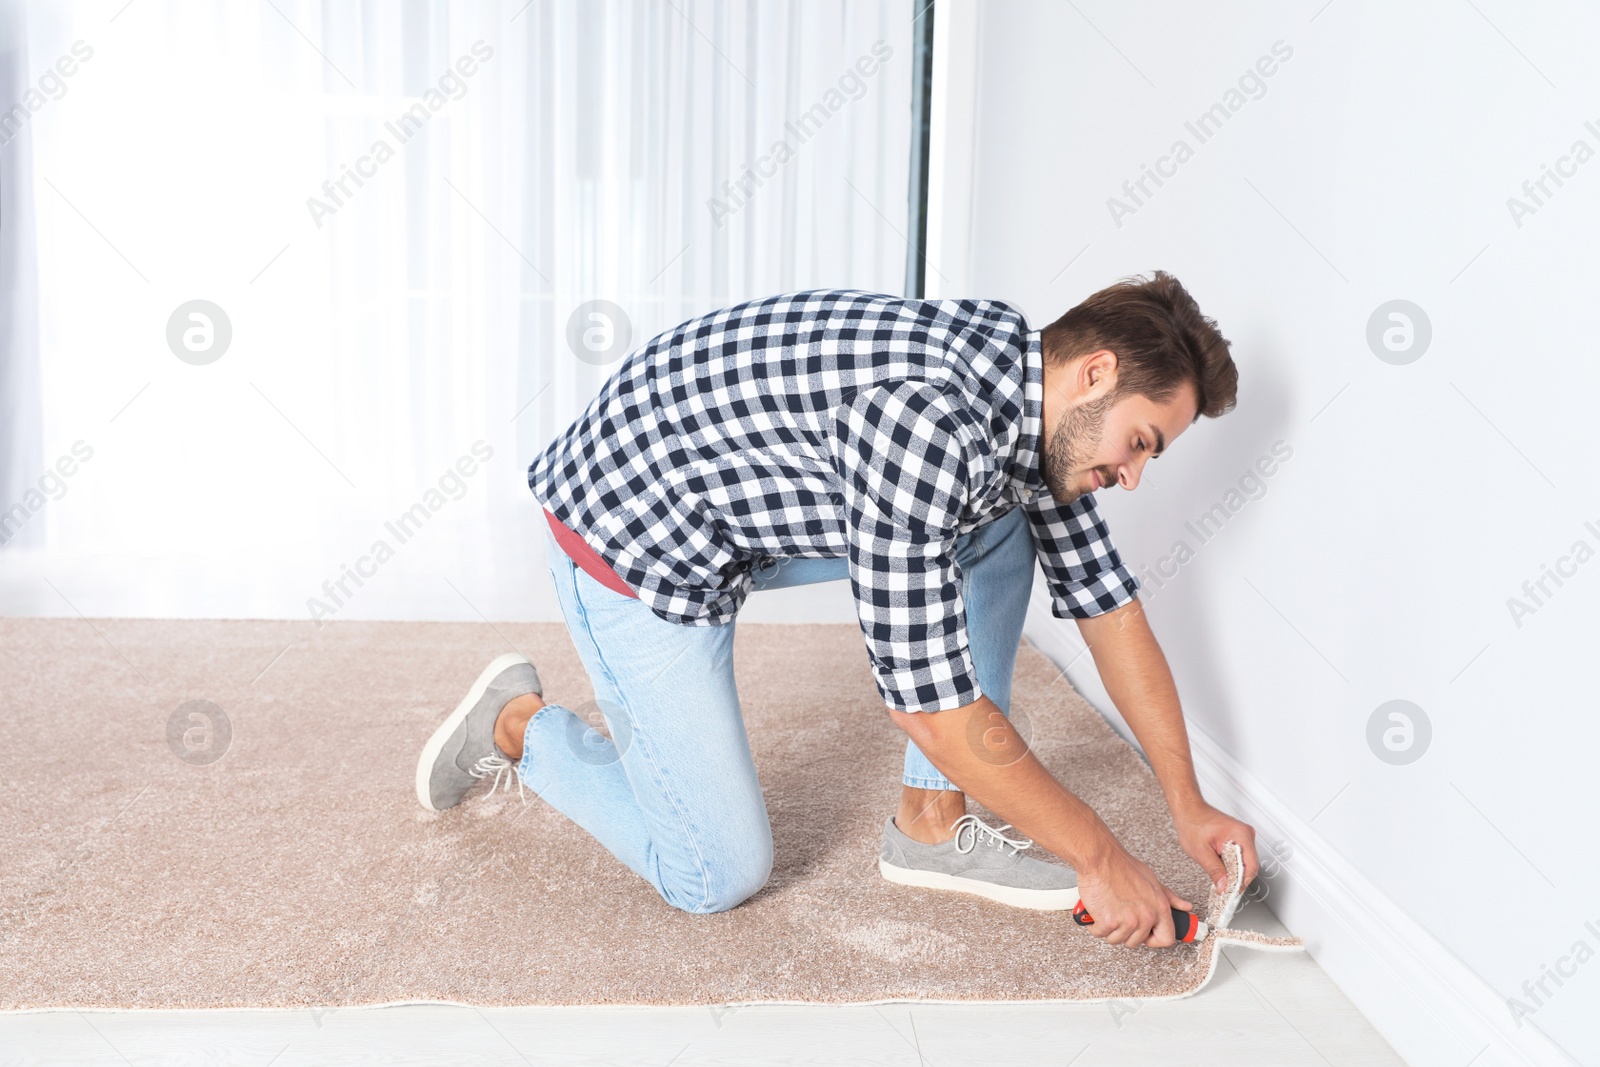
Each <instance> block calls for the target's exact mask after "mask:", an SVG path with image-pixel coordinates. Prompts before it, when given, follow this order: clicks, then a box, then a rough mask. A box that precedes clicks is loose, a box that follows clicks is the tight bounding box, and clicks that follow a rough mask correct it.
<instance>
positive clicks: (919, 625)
mask: <svg viewBox="0 0 1600 1067" xmlns="http://www.w3.org/2000/svg"><path fill="white" fill-rule="evenodd" d="M978 440H979V438H978V436H977V435H976V434H975V433H974V431H973V427H972V426H971V425H970V424H969V423H968V422H967V421H966V419H964V418H963V413H961V412H959V411H958V410H957V409H956V408H955V407H954V406H953V405H952V404H951V402H950V401H949V400H948V398H946V397H945V396H944V395H943V394H942V393H940V392H939V391H938V390H937V389H934V388H933V387H932V386H930V385H928V384H927V383H925V382H901V383H898V384H896V385H892V386H891V385H884V386H877V387H873V388H870V389H864V390H862V391H861V392H859V393H857V394H856V395H855V396H854V398H852V400H851V401H850V402H849V403H847V404H844V405H841V407H840V408H839V409H838V410H837V412H836V413H835V422H834V442H835V445H834V448H835V453H834V462H835V465H836V468H837V471H838V474H839V477H840V482H841V484H842V485H843V486H844V491H843V493H844V506H845V512H846V516H847V520H848V521H847V523H846V528H847V533H846V536H847V538H848V548H849V551H848V558H849V569H850V584H851V587H852V590H853V591H854V593H855V598H856V613H857V616H858V617H859V619H860V622H861V631H862V633H863V634H864V635H865V637H866V642H867V655H868V658H869V660H870V661H871V666H872V673H873V677H874V679H875V680H876V682H877V685H878V689H879V691H880V692H881V693H882V694H883V699H884V701H885V702H886V703H887V704H888V705H889V706H890V707H892V708H898V709H899V710H901V711H943V710H947V709H950V708H958V707H961V706H963V705H966V704H970V703H972V702H973V701H975V700H977V699H978V697H979V696H980V695H982V694H981V692H980V690H979V688H978V674H977V670H976V669H975V668H974V666H973V662H972V655H971V651H970V649H969V646H968V641H967V628H966V605H965V603H964V601H963V600H962V595H961V571H960V568H959V567H958V566H957V564H956V560H955V547H956V537H957V532H958V526H959V521H960V515H961V509H962V506H963V505H964V503H965V502H966V499H967V494H968V491H969V486H970V485H971V484H972V483H971V482H970V480H969V475H970V474H971V471H970V469H969V468H970V466H971V464H972V462H973V458H974V456H973V454H974V451H975V450H976V449H977V448H978V447H979V445H978Z"/></svg>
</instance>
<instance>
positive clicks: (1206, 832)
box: [1089, 802, 1260, 915]
mask: <svg viewBox="0 0 1600 1067" xmlns="http://www.w3.org/2000/svg"><path fill="white" fill-rule="evenodd" d="M1172 825H1173V826H1174V827H1176V828H1177V831H1178V843H1179V844H1181V845H1182V846H1183V850H1184V851H1185V852H1187V853H1188V854H1189V855H1190V856H1192V857H1194V861H1195V862H1196V863H1198V864H1199V865H1200V866H1202V867H1204V868H1205V869H1206V874H1208V875H1210V876H1211V884H1212V885H1214V886H1216V887H1217V892H1219V893H1222V892H1226V891H1227V888H1228V869H1227V868H1226V867H1225V866H1223V863H1222V846H1223V845H1224V844H1226V843H1227V842H1229V841H1235V842H1237V843H1238V845H1239V852H1240V854H1241V855H1242V857H1243V859H1244V881H1243V883H1241V884H1240V886H1239V888H1240V890H1241V891H1242V890H1244V889H1245V888H1247V887H1248V886H1249V885H1250V883H1251V882H1253V881H1255V877H1256V872H1257V871H1258V870H1259V869H1260V865H1259V861H1258V860H1257V858H1256V831H1255V827H1253V826H1251V825H1250V824H1249V823H1246V822H1240V821H1239V820H1238V819H1235V818H1234V817H1233V816H1232V815H1229V814H1227V813H1226V812H1222V811H1218V810H1217V809H1216V808H1213V807H1212V806H1211V805H1210V804H1206V803H1203V802H1202V803H1199V804H1196V805H1194V806H1193V807H1189V808H1183V809H1179V810H1178V811H1175V812H1173V814H1172ZM1089 914H1091V915H1096V914H1098V913H1097V912H1095V911H1094V910H1093V909H1092V908H1091V909H1090V911H1089Z"/></svg>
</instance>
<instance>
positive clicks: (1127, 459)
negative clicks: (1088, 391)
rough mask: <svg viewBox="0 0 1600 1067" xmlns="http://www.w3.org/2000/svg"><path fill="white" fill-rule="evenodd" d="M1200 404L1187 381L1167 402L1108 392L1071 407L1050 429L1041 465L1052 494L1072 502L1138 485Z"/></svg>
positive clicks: (1059, 500) (1046, 437)
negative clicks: (1112, 488)
mask: <svg viewBox="0 0 1600 1067" xmlns="http://www.w3.org/2000/svg"><path fill="white" fill-rule="evenodd" d="M1196 407H1197V403H1196V400H1195V391H1194V387H1193V386H1192V385H1188V384H1185V385H1184V386H1183V387H1182V388H1180V389H1179V390H1178V391H1177V392H1176V393H1174V394H1173V396H1172V398H1171V399H1170V400H1168V401H1167V402H1166V403H1164V404H1157V403H1155V402H1153V401H1151V400H1150V398H1149V397H1145V396H1125V397H1117V396H1113V395H1112V393H1111V392H1110V391H1108V392H1106V393H1105V394H1104V395H1102V396H1100V397H1098V398H1093V399H1085V400H1083V401H1080V402H1079V403H1077V404H1075V405H1073V406H1071V407H1069V408H1068V409H1067V410H1066V412H1065V413H1064V414H1063V415H1061V416H1060V418H1058V419H1057V420H1056V423H1055V426H1053V427H1047V428H1046V430H1045V440H1044V448H1043V453H1044V454H1043V455H1042V456H1041V457H1040V470H1041V473H1042V474H1043V475H1044V481H1045V484H1046V485H1047V486H1048V487H1049V488H1050V495H1051V496H1053V497H1055V498H1056V501H1057V503H1061V504H1070V503H1072V502H1073V501H1074V500H1076V499H1078V497H1080V496H1082V495H1083V494H1084V493H1092V492H1094V491H1095V490H1096V489H1102V488H1106V487H1108V486H1114V485H1115V486H1121V487H1122V488H1123V489H1127V490H1129V491H1130V492H1131V491H1132V490H1134V489H1136V488H1138V486H1139V479H1140V476H1141V475H1143V473H1144V465H1145V463H1146V462H1148V461H1149V460H1150V459H1151V458H1152V457H1154V456H1157V455H1159V454H1160V453H1161V452H1162V451H1163V450H1164V449H1165V448H1167V447H1168V446H1170V445H1171V444H1172V442H1173V441H1175V440H1177V438H1178V435H1179V434H1181V433H1183V431H1184V430H1185V429H1187V428H1188V427H1189V425H1190V424H1191V423H1192V422H1193V421H1194V416H1195V408H1196Z"/></svg>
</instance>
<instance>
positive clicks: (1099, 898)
mask: <svg viewBox="0 0 1600 1067" xmlns="http://www.w3.org/2000/svg"><path fill="white" fill-rule="evenodd" d="M1078 896H1080V897H1082V898H1083V906H1084V907H1085V908H1086V909H1088V912H1089V914H1090V915H1092V916H1093V917H1094V922H1093V923H1091V924H1090V925H1088V926H1085V927H1084V929H1085V930H1087V931H1089V933H1091V934H1093V935H1094V936H1095V937H1098V938H1101V939H1103V940H1104V941H1106V942H1107V943H1108V944H1112V945H1148V946H1149V947H1151V948H1166V947H1167V946H1168V945H1175V944H1177V941H1178V939H1177V937H1176V936H1175V933H1174V931H1173V929H1172V909H1173V908H1177V909H1178V910H1179V911H1188V912H1192V911H1194V905H1192V904H1190V903H1189V902H1188V901H1187V900H1184V899H1183V898H1182V897H1180V896H1178V895H1177V894H1176V893H1174V892H1172V891H1171V890H1170V889H1168V888H1167V887H1166V886H1164V885H1162V884H1161V881H1160V879H1158V878H1157V877H1156V875H1155V872H1154V871H1152V870H1151V869H1150V868H1149V867H1148V866H1147V865H1146V864H1145V863H1143V862H1142V861H1140V860H1136V859H1134V858H1133V857H1132V856H1130V855H1129V854H1128V853H1127V852H1126V851H1125V850H1123V849H1121V848H1119V849H1117V851H1115V852H1113V853H1112V854H1111V858H1110V859H1109V860H1108V861H1106V863H1105V864H1103V865H1102V866H1100V867H1098V868H1097V869H1095V870H1092V871H1079V872H1078Z"/></svg>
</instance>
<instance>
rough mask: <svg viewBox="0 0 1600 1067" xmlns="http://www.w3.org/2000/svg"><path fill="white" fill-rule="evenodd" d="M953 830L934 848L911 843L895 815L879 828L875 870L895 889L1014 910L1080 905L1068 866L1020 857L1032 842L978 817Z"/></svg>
mask: <svg viewBox="0 0 1600 1067" xmlns="http://www.w3.org/2000/svg"><path fill="white" fill-rule="evenodd" d="M952 829H954V830H955V832H956V836H955V838H954V839H953V840H950V841H945V842H943V843H942V844H938V845H925V844H923V843H922V842H921V841H913V840H912V839H911V838H909V837H907V836H906V835H905V834H903V833H901V832H900V828H899V827H898V826H896V825H895V824H894V816H892V815H891V816H890V817H889V821H888V822H886V823H884V825H883V851H882V853H881V854H880V855H879V857H878V871H879V873H881V874H882V875H883V876H884V877H885V878H887V879H888V880H889V881H891V882H895V883H898V884H899V885H912V886H919V887H921V888H923V889H954V890H956V891H957V892H961V893H973V894H976V895H977V896H980V897H988V898H989V899H990V900H994V901H998V902H999V903H1001V904H1009V905H1011V906H1012V907H1014V908H1033V909H1035V910H1038V911H1071V910H1072V908H1073V906H1074V905H1075V904H1077V903H1078V875H1077V872H1075V871H1074V870H1073V869H1072V868H1071V867H1063V866H1061V865H1059V864H1055V863H1046V862H1045V861H1044V860H1040V859H1034V858H1033V857H1032V856H1024V855H1023V854H1022V850H1023V849H1025V848H1029V847H1031V846H1032V845H1033V842H1032V841H1030V840H1028V839H1027V838H1025V837H1024V838H1012V837H1007V836H1005V834H1003V833H1001V832H1000V831H1002V830H1009V829H1011V824H1010V823H1006V824H1004V825H1002V826H1001V827H999V828H998V829H995V828H992V827H989V826H986V825H984V823H983V822H981V821H980V820H979V819H978V817H977V816H976V815H963V816H962V817H961V818H960V819H957V820H956V822H955V824H954V826H953V827H952Z"/></svg>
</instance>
